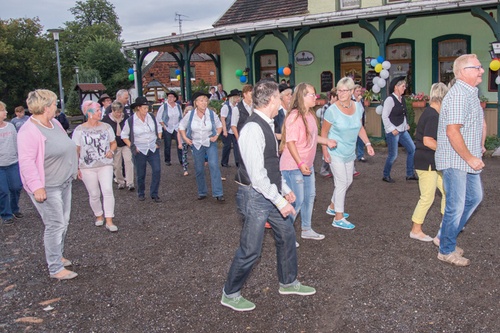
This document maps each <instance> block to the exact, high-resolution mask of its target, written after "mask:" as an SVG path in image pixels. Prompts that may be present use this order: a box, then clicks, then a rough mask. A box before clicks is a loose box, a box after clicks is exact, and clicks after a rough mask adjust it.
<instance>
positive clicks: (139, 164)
mask: <svg viewBox="0 0 500 333" xmlns="http://www.w3.org/2000/svg"><path fill="white" fill-rule="evenodd" d="M133 156H134V166H135V172H136V173H137V195H138V196H139V197H144V191H145V189H146V165H147V163H149V165H151V187H150V188H149V193H150V194H151V198H156V197H158V188H159V187H160V177H161V172H160V171H161V166H160V164H161V163H160V149H158V148H157V149H156V150H155V152H154V153H153V152H152V151H151V150H148V154H147V155H144V154H143V153H141V152H137V154H135V155H133Z"/></svg>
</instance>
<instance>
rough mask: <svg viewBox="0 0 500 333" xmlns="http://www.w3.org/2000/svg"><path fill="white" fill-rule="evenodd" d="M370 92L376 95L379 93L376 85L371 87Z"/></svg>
mask: <svg viewBox="0 0 500 333" xmlns="http://www.w3.org/2000/svg"><path fill="white" fill-rule="evenodd" d="M372 91H373V92H374V93H375V94H378V93H379V92H380V87H379V86H378V85H376V84H375V85H374V86H373V87H372Z"/></svg>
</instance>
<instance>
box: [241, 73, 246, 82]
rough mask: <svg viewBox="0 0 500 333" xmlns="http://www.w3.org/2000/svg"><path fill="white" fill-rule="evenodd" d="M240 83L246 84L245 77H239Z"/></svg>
mask: <svg viewBox="0 0 500 333" xmlns="http://www.w3.org/2000/svg"><path fill="white" fill-rule="evenodd" d="M240 82H241V83H246V82H247V77H246V76H245V75H242V76H240Z"/></svg>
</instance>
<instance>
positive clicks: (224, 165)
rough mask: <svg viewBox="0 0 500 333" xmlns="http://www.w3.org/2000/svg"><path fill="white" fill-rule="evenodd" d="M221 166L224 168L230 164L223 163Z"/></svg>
mask: <svg viewBox="0 0 500 333" xmlns="http://www.w3.org/2000/svg"><path fill="white" fill-rule="evenodd" d="M221 167H223V168H229V164H221Z"/></svg>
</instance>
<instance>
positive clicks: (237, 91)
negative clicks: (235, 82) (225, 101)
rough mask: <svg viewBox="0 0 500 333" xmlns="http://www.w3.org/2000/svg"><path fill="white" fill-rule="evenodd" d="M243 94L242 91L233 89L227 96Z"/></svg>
mask: <svg viewBox="0 0 500 333" xmlns="http://www.w3.org/2000/svg"><path fill="white" fill-rule="evenodd" d="M240 94H241V91H239V90H238V89H233V90H231V91H230V92H229V95H227V98H229V97H233V96H239V95H240Z"/></svg>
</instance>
